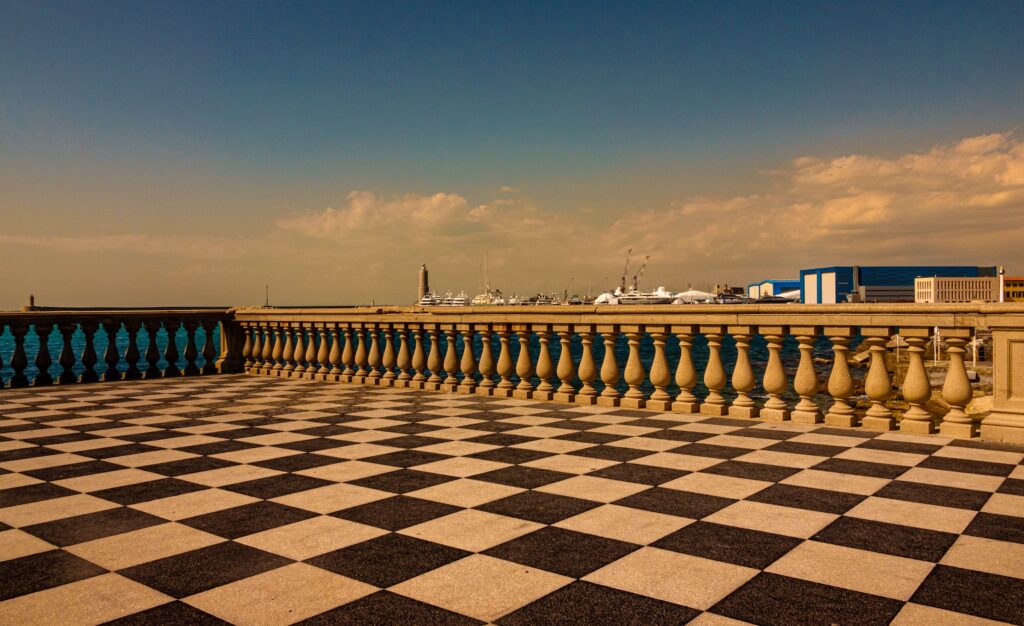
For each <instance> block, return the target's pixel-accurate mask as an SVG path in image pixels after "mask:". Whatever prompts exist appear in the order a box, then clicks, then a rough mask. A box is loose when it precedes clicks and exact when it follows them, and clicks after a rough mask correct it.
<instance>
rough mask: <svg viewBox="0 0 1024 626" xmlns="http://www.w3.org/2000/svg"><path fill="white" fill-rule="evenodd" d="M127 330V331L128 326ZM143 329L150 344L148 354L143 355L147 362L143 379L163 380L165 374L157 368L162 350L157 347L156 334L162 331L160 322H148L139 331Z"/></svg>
mask: <svg viewBox="0 0 1024 626" xmlns="http://www.w3.org/2000/svg"><path fill="white" fill-rule="evenodd" d="M125 329H126V330H127V326H126V327H125ZM143 329H145V331H146V337H147V338H148V342H147V343H146V352H145V353H144V354H143V355H142V358H143V359H144V360H145V361H146V371H145V372H143V373H142V377H143V378H145V379H147V380H149V379H152V378H161V377H162V376H163V375H164V374H163V372H161V371H160V369H159V368H158V367H157V364H158V363H159V362H160V350H159V349H157V347H156V334H157V332H159V330H160V321H159V320H155V319H152V320H147V321H146V322H144V323H143V326H142V328H140V329H139V330H140V331H141V330H143ZM115 332H116V330H115ZM136 337H138V335H136Z"/></svg>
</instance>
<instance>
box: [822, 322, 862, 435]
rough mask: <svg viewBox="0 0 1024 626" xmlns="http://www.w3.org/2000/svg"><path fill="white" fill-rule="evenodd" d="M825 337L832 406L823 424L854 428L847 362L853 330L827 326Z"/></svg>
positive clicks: (851, 381) (855, 420) (854, 416)
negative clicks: (829, 355) (829, 344)
mask: <svg viewBox="0 0 1024 626" xmlns="http://www.w3.org/2000/svg"><path fill="white" fill-rule="evenodd" d="M825 336H826V337H828V339H829V341H831V342H832V372H831V373H830V374H829V377H828V394H829V395H830V396H832V406H830V407H829V409H828V413H826V414H825V423H826V424H828V425H829V426H841V427H846V428H849V427H851V426H856V425H857V415H856V413H855V412H854V407H853V405H851V404H850V402H849V397H850V395H852V394H853V378H852V377H851V376H850V365H849V363H848V361H847V359H848V358H849V356H848V355H849V353H850V339H851V338H852V337H853V328H850V327H849V326H839V327H834V326H829V327H826V328H825Z"/></svg>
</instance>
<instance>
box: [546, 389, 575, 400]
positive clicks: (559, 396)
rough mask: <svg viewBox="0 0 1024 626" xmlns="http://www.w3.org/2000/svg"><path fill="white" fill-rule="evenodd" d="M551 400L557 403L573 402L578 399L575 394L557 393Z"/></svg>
mask: <svg viewBox="0 0 1024 626" xmlns="http://www.w3.org/2000/svg"><path fill="white" fill-rule="evenodd" d="M551 399H552V400H554V401H555V402H570V403H571V402H573V401H574V400H575V399H576V394H573V393H562V392H560V391H556V392H555V393H553V394H552V395H551Z"/></svg>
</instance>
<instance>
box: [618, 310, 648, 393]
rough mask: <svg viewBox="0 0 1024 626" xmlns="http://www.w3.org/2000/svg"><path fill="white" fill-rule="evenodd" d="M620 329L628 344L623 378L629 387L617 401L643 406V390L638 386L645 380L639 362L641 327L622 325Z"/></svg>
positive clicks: (642, 368)
mask: <svg viewBox="0 0 1024 626" xmlns="http://www.w3.org/2000/svg"><path fill="white" fill-rule="evenodd" d="M622 331H623V332H624V333H625V335H626V342H627V345H628V346H629V356H628V357H627V358H626V371H625V374H626V376H625V379H626V384H627V385H629V389H627V390H626V394H625V396H623V398H622V399H621V400H620V401H619V404H620V405H621V406H624V407H627V408H630V409H642V408H644V392H643V390H642V389H640V386H641V385H643V384H644V381H645V380H647V372H645V371H644V365H643V363H641V362H640V340H641V339H642V338H643V336H644V334H643V329H642V328H641V327H640V326H624V327H622Z"/></svg>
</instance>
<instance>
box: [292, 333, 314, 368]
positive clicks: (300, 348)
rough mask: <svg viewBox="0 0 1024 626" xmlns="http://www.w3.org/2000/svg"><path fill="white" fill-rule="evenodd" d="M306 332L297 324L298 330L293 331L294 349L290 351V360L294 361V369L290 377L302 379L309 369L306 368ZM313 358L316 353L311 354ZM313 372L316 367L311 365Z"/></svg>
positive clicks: (312, 342)
mask: <svg viewBox="0 0 1024 626" xmlns="http://www.w3.org/2000/svg"><path fill="white" fill-rule="evenodd" d="M305 335H306V331H305V329H303V328H302V324H301V323H300V324H298V328H296V329H295V348H294V349H293V351H292V355H293V356H292V360H293V361H295V369H294V370H292V375H293V376H295V377H297V378H302V377H303V375H304V374H305V373H306V370H307V369H309V368H307V367H306V337H305ZM314 343H316V340H313V341H311V342H310V344H314ZM313 357H314V358H315V357H316V352H315V351H314V352H313ZM312 369H313V371H316V365H315V364H313V367H312Z"/></svg>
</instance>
